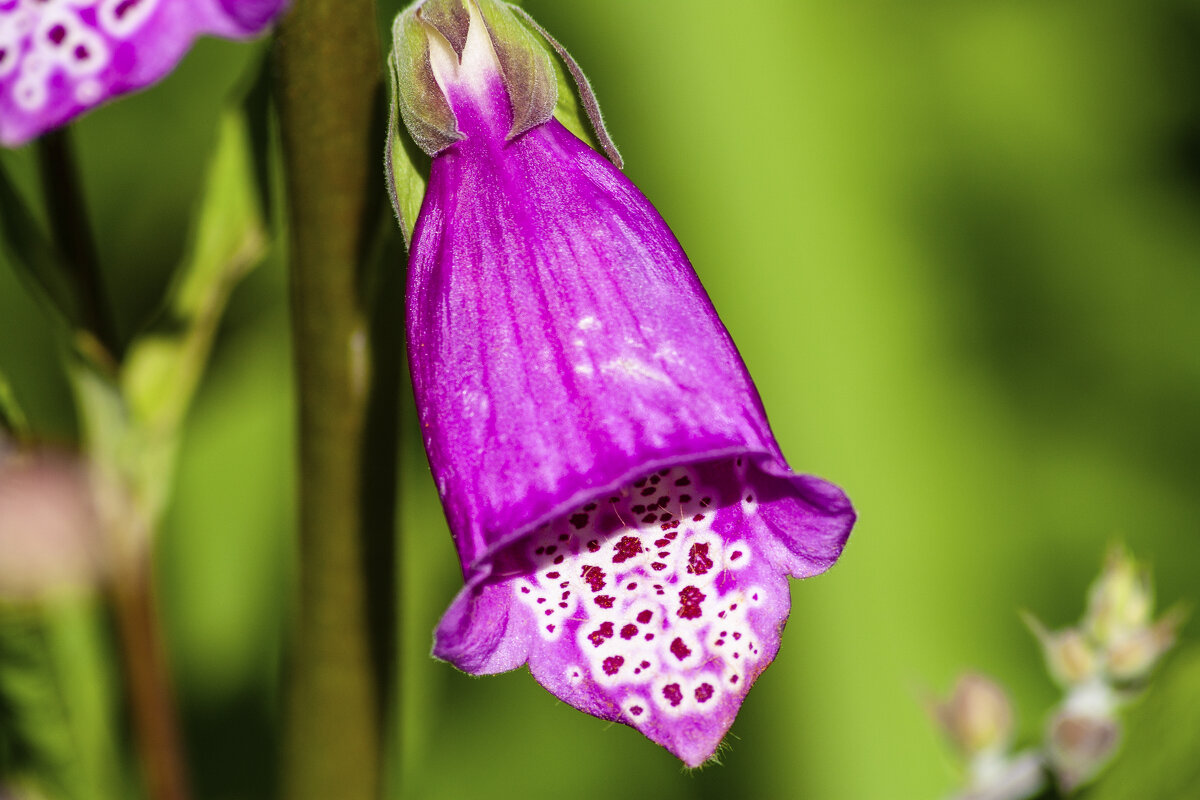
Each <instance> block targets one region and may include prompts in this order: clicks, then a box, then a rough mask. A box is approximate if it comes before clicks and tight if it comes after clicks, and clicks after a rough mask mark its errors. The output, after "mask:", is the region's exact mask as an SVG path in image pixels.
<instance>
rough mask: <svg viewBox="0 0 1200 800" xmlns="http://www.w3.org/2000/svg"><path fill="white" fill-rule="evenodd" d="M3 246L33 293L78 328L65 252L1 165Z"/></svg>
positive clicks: (0, 231) (0, 235)
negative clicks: (38, 219) (50, 235)
mask: <svg viewBox="0 0 1200 800" xmlns="http://www.w3.org/2000/svg"><path fill="white" fill-rule="evenodd" d="M0 245H2V246H4V247H6V249H7V250H8V251H9V253H11V255H12V261H13V266H14V267H15V268H16V271H17V273H18V274H19V275H20V276H21V277H22V278H23V279H25V281H26V283H27V284H28V285H29V288H30V289H31V290H32V291H33V293H34V295H35V296H36V297H37V299H38V300H39V301H41V302H42V303H43V304H44V305H45V306H46V307H47V309H48V310H49V311H50V313H51V314H52V315H53V316H54V317H55V318H56V320H57V321H58V322H60V323H64V325H65V327H77V325H78V323H79V321H80V319H81V312H80V301H79V297H78V296H77V295H76V288H75V286H74V285H73V284H72V282H71V281H70V280H69V279H68V277H67V276H68V275H69V274H70V269H69V268H68V265H67V263H66V260H65V256H64V255H63V253H62V251H61V250H60V249H59V248H58V246H56V245H55V244H54V242H53V241H51V240H50V239H49V238H48V237H47V236H46V235H45V233H44V232H43V230H42V227H41V225H39V224H38V221H37V219H36V218H35V217H34V215H33V212H32V211H31V210H30V208H29V206H28V205H27V204H26V202H25V200H24V198H22V197H21V195H20V193H19V192H18V191H17V188H16V186H15V185H14V184H13V182H12V180H11V179H10V178H9V176H8V174H7V173H6V172H5V170H4V167H3V166H2V165H0Z"/></svg>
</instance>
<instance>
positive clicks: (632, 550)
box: [613, 536, 642, 564]
mask: <svg viewBox="0 0 1200 800" xmlns="http://www.w3.org/2000/svg"><path fill="white" fill-rule="evenodd" d="M614 549H615V550H616V551H617V554H616V555H614V556H613V563H614V564H620V563H621V562H623V561H628V560H629V559H631V558H633V557H634V556H636V555H638V554H639V553H641V552H642V540H641V539H639V538H637V537H636V536H622V537H621V541H619V542H617V546H616V547H615V548H614Z"/></svg>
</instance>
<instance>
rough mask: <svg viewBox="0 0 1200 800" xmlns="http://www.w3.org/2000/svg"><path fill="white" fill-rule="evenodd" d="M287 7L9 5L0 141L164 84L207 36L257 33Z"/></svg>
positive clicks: (1, 32)
mask: <svg viewBox="0 0 1200 800" xmlns="http://www.w3.org/2000/svg"><path fill="white" fill-rule="evenodd" d="M285 2H286V0H241V1H240V2H239V1H238V0H96V1H95V2H86V0H0V144H3V145H5V146H8V147H15V146H17V145H19V144H23V143H24V142H26V141H28V140H30V139H32V138H34V137H36V136H38V135H40V134H42V133H44V132H45V131H47V130H50V129H51V128H55V127H57V126H59V125H62V124H64V123H65V122H67V121H69V120H70V119H72V118H73V117H75V116H77V115H79V114H81V113H83V112H84V111H87V110H88V109H90V108H92V107H93V106H96V105H99V104H100V103H103V102H105V101H107V100H109V99H111V98H113V97H116V96H118V95H121V94H125V93H126V92H130V91H134V90H136V89H140V88H142V87H144V86H148V85H150V84H152V83H155V82H156V81H159V80H161V79H162V78H163V77H164V76H165V75H166V74H167V73H168V72H170V71H171V70H172V69H174V67H175V65H176V64H177V63H178V62H179V60H180V59H181V58H182V57H183V55H184V53H186V52H187V50H188V48H189V47H191V44H192V42H193V41H194V40H195V39H196V37H198V36H201V35H204V34H211V35H214V36H223V37H227V38H243V37H247V36H253V35H255V34H257V33H258V32H259V31H261V30H262V28H263V27H264V26H265V25H266V24H267V23H268V22H270V21H271V19H273V18H274V17H275V16H276V15H277V14H279V13H280V11H281V10H282V9H283V7H284V5H285Z"/></svg>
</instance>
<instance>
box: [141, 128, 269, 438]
mask: <svg viewBox="0 0 1200 800" xmlns="http://www.w3.org/2000/svg"><path fill="white" fill-rule="evenodd" d="M265 251H266V233H265V226H264V223H263V220H262V212H261V209H260V207H259V195H258V190H257V184H256V181H255V171H254V161H253V156H252V153H251V149H250V142H249V138H248V135H247V130H246V123H245V119H244V118H243V117H242V115H241V114H239V113H237V112H229V113H227V114H226V115H225V116H224V117H223V118H222V120H221V122H220V128H219V131H218V136H217V147H216V151H215V153H214V155H213V158H212V161H211V162H210V164H209V168H208V175H207V179H206V185H205V189H204V195H203V197H202V200H201V203H200V206H199V210H198V213H197V215H196V218H195V222H194V224H193V230H192V235H191V242H190V246H189V248H188V252H187V254H186V255H185V257H184V260H183V263H182V264H180V266H179V268H178V270H177V272H176V273H175V279H174V281H173V283H172V285H171V287H170V289H169V290H168V293H167V297H166V302H165V304H164V307H163V309H162V311H161V312H160V314H159V316H158V317H157V318H156V320H155V322H154V323H153V324H152V325H151V327H150V328H149V330H147V331H146V332H145V333H143V334H141V335H140V336H139V337H138V338H137V339H136V340H135V342H134V344H133V345H132V347H131V348H130V351H129V356H128V358H127V361H126V364H125V367H124V369H123V370H122V379H121V387H122V390H123V394H124V396H125V398H126V401H127V402H128V403H129V406H130V412H131V414H132V415H133V417H134V418H135V419H137V420H138V421H140V422H141V423H143V424H144V423H152V424H154V425H155V426H159V427H162V428H164V429H173V428H175V427H177V426H178V424H179V422H180V421H181V420H182V417H183V414H184V413H185V411H186V409H187V407H188V405H189V403H190V402H191V398H192V395H193V394H194V392H195V388H196V385H197V383H198V382H199V380H200V375H201V373H202V372H203V369H204V365H205V362H206V360H207V358H208V352H209V349H210V347H211V345H212V340H213V336H214V335H215V333H216V330H217V326H218V323H219V322H220V319H221V315H222V313H223V312H224V310H225V306H226V304H227V302H228V300H229V295H230V293H231V292H232V291H233V288H234V286H236V285H237V283H238V282H239V281H240V280H241V279H242V277H243V276H245V275H246V273H248V272H249V271H250V269H251V268H253V267H254V266H255V265H256V264H258V262H259V261H260V260H261V258H262V256H263V255H264V253H265Z"/></svg>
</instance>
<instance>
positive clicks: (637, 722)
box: [497, 459, 788, 764]
mask: <svg viewBox="0 0 1200 800" xmlns="http://www.w3.org/2000/svg"><path fill="white" fill-rule="evenodd" d="M741 461H742V460H741V459H737V465H735V462H734V460H732V459H731V460H730V461H729V462H728V463H727V468H728V471H729V472H730V473H733V472H734V471H737V470H739V467H740V462H741ZM702 472H703V473H704V474H701V473H702ZM712 474H713V470H712V469H711V468H710V469H703V470H701V469H697V468H695V467H675V468H671V469H662V470H659V471H656V472H654V473H652V474H650V475H648V476H646V477H645V478H642V479H640V480H637V481H635V482H633V483H632V484H630V485H629V486H627V487H625V488H624V489H623V490H621V491H619V492H616V493H613V494H611V495H606V496H602V497H598V498H596V499H594V500H592V501H591V502H588V503H586V504H585V505H583V506H581V507H579V508H578V509H575V510H573V511H571V512H570V513H568V514H565V515H563V516H561V517H559V518H558V519H556V520H555V521H553V522H552V523H550V524H548V525H546V526H543V527H542V528H540V529H538V530H537V531H535V532H534V534H533V535H532V536H531V537H530V538H528V539H526V540H525V541H523V542H521V543H519V544H518V545H517V546H516V547H515V549H514V550H513V551H510V552H509V553H506V554H505V555H504V556H503V557H501V559H500V560H499V563H498V564H497V567H498V572H499V573H500V574H506V575H507V576H508V577H506V578H504V579H502V580H503V581H504V582H506V583H507V584H508V588H509V591H511V592H512V596H513V597H515V598H516V599H517V600H518V601H519V604H518V607H520V608H523V609H524V610H525V612H526V613H527V624H528V625H530V626H533V627H534V628H535V629H536V631H537V635H536V638H535V637H532V636H531V637H530V638H531V639H533V642H532V643H531V646H530V656H529V664H530V668H531V669H532V670H533V672H534V675H535V677H537V678H538V680H539V681H540V682H541V683H543V685H545V686H546V688H548V689H550V691H552V692H554V693H555V694H556V695H558V696H560V697H562V698H563V699H564V700H566V701H567V702H570V703H572V704H573V705H576V706H577V707H580V708H581V709H583V710H585V711H588V712H589V713H597V711H596V708H601V709H603V708H609V709H612V710H613V711H614V712H615V710H616V709H619V712H616V713H612V712H610V713H607V714H605V713H601V714H599V715H601V716H607V717H609V718H615V719H619V720H620V721H622V722H625V723H626V724H629V725H632V726H633V727H635V728H637V729H639V730H640V731H642V732H643V733H645V734H646V735H648V736H650V737H651V738H652V739H655V740H656V741H659V742H660V743H661V744H664V745H666V746H667V747H668V748H669V749H671V750H672V751H675V752H676V753H677V754H678V755H680V756H681V757H683V758H684V760H685V761H688V762H689V763H693V764H696V763H699V762H700V761H703V760H704V759H705V758H707V757H708V756H709V755H710V754H711V752H712V751H713V750H715V748H716V746H717V744H718V743H719V742H720V739H721V737H722V736H723V735H724V733H725V730H726V729H727V728H728V726H729V723H730V722H732V719H733V716H734V715H735V714H736V711H737V708H738V706H740V704H741V702H742V699H743V698H744V696H745V694H746V691H747V690H748V688H749V686H750V684H751V683H752V682H753V680H754V678H755V677H756V676H757V675H758V673H759V672H761V671H762V669H763V668H765V666H766V664H767V663H768V662H769V661H770V659H771V658H772V657H773V656H774V652H775V650H776V648H777V646H778V639H777V635H778V630H779V627H780V625H781V623H782V621H783V619H784V618H785V617H786V614H787V607H788V596H787V584H786V582H785V581H783V580H782V577H781V576H780V575H779V574H778V571H777V570H776V569H775V568H774V567H772V566H771V564H770V563H769V561H768V559H767V558H765V557H764V554H763V553H760V552H756V551H757V549H758V548H757V544H756V543H755V542H752V541H751V540H750V536H749V534H750V532H751V531H752V530H753V529H754V528H753V526H752V525H748V524H745V519H746V518H748V517H750V516H753V515H754V514H755V513H756V507H757V501H756V498H755V497H754V493H753V492H754V490H753V488H746V485H745V484H744V483H742V482H741V481H740V480H737V481H729V482H728V484H730V485H733V484H735V483H736V484H740V485H739V486H738V489H737V491H738V492H739V493H740V494H739V495H733V496H732V497H731V496H730V492H729V488H730V487H729V485H727V486H724V487H722V486H714V485H706V482H711V478H712ZM731 477H732V475H731ZM781 595H782V596H781ZM689 740H691V741H702V742H703V744H698V749H693V748H689V746H688V745H687V744H685V743H686V742H687V741H689ZM681 751H683V752H681ZM701 751H703V752H701Z"/></svg>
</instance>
